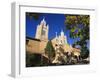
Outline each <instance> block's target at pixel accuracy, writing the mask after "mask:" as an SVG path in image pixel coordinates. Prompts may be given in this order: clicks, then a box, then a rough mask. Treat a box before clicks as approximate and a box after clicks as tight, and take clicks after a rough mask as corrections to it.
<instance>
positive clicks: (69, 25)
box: [65, 15, 90, 57]
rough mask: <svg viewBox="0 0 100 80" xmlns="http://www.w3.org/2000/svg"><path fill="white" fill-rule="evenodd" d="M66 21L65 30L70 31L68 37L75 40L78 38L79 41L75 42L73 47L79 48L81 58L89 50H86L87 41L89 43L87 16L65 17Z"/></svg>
mask: <svg viewBox="0 0 100 80" xmlns="http://www.w3.org/2000/svg"><path fill="white" fill-rule="evenodd" d="M65 17H66V20H65V24H66V29H67V30H69V31H70V37H71V38H73V39H75V38H79V39H80V40H79V41H76V42H75V43H74V44H73V46H74V47H75V45H80V46H81V54H82V56H83V55H84V56H85V55H86V56H85V57H87V56H88V55H87V54H89V50H88V48H87V41H89V27H90V26H89V22H90V21H89V20H90V16H89V15H65Z"/></svg>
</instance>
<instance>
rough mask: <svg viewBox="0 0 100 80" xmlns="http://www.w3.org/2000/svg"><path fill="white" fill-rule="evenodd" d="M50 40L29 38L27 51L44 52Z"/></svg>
mask: <svg viewBox="0 0 100 80" xmlns="http://www.w3.org/2000/svg"><path fill="white" fill-rule="evenodd" d="M47 42H48V41H35V40H29V43H28V45H27V46H26V51H28V52H30V53H41V54H42V53H44V52H45V47H46V45H47Z"/></svg>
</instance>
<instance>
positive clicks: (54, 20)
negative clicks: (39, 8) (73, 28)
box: [26, 13, 75, 45]
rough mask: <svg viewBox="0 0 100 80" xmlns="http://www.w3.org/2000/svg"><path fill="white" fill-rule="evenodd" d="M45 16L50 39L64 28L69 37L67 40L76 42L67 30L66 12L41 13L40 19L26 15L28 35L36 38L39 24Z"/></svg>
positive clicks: (71, 42) (70, 42)
mask: <svg viewBox="0 0 100 80" xmlns="http://www.w3.org/2000/svg"><path fill="white" fill-rule="evenodd" d="M43 18H45V20H46V23H47V24H48V25H49V34H48V36H49V37H48V38H49V40H50V39H52V38H54V37H55V36H56V32H57V34H58V35H59V34H60V32H61V30H63V31H64V33H65V35H66V37H67V42H68V43H69V44H71V45H72V44H73V43H74V41H75V39H71V38H70V37H69V31H68V30H66V27H65V24H64V22H65V16H64V14H50V13H42V14H40V16H39V19H38V20H36V19H34V17H32V18H30V17H29V16H26V36H28V37H31V38H35V33H36V29H37V25H38V24H40V22H41V20H42V19H43Z"/></svg>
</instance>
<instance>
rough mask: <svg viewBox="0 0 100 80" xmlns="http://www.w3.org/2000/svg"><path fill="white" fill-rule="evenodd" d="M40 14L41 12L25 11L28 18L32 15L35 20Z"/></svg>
mask: <svg viewBox="0 0 100 80" xmlns="http://www.w3.org/2000/svg"><path fill="white" fill-rule="evenodd" d="M40 14H41V13H29V12H27V13H26V16H29V17H30V19H32V18H33V17H34V19H35V20H38V19H39V16H40Z"/></svg>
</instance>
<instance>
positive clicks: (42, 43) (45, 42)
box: [40, 41, 48, 53]
mask: <svg viewBox="0 0 100 80" xmlns="http://www.w3.org/2000/svg"><path fill="white" fill-rule="evenodd" d="M47 42H48V41H41V42H40V52H42V53H44V52H45V48H46V45H47Z"/></svg>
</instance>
